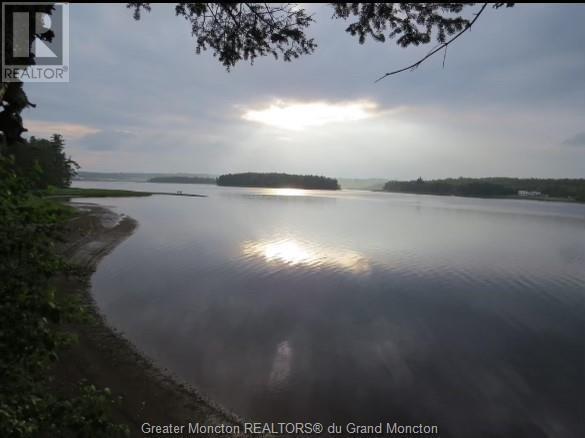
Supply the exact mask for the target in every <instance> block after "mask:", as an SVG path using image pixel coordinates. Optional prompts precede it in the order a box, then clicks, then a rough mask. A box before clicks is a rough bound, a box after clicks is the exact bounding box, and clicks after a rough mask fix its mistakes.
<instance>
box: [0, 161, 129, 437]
mask: <svg viewBox="0 0 585 438" xmlns="http://www.w3.org/2000/svg"><path fill="white" fill-rule="evenodd" d="M14 167H15V166H14V162H13V161H12V160H10V159H7V158H4V157H0V241H1V242H2V245H0V278H1V279H2V281H1V282H0V436H3V437H32V436H41V435H42V436H115V435H119V434H121V433H123V432H124V431H125V429H124V428H122V427H118V426H115V425H113V424H112V423H111V422H110V420H109V417H108V409H109V405H110V404H111V399H110V398H109V397H108V394H107V392H104V391H100V390H97V389H96V388H94V387H92V386H90V385H87V384H83V385H82V386H81V390H80V394H79V396H77V397H75V398H72V399H67V398H62V397H60V396H58V395H56V394H54V391H51V390H50V389H49V381H48V377H47V376H48V375H49V373H48V371H49V369H50V367H51V365H52V364H53V363H54V362H55V360H56V359H57V357H58V352H59V348H60V347H62V346H63V345H64V344H65V342H66V341H67V337H66V336H65V335H64V334H63V333H62V332H61V331H60V330H59V326H60V324H61V323H62V322H63V321H66V320H68V319H69V318H71V317H73V316H74V314H73V313H72V309H75V307H74V306H71V305H69V304H65V305H60V304H59V303H58V301H57V299H56V295H55V290H54V289H53V288H52V287H51V280H52V278H54V276H55V275H56V274H58V273H60V272H64V271H66V270H68V267H67V265H66V264H65V263H64V262H63V260H62V259H61V258H60V257H59V256H58V255H57V253H56V249H55V246H56V242H57V240H58V239H59V234H60V224H61V223H62V222H63V220H64V219H65V218H66V217H67V216H68V214H69V210H67V209H64V208H63V207H62V206H60V205H58V204H56V203H53V202H50V201H46V200H43V199H41V198H39V197H38V196H35V195H34V194H32V192H31V184H30V181H28V180H27V179H26V178H23V177H20V176H18V175H17V174H16V172H15V170H14ZM77 310H79V309H77Z"/></svg>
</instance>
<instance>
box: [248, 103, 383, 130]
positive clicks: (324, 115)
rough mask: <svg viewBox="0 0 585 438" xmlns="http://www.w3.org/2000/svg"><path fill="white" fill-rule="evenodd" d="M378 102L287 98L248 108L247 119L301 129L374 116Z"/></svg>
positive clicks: (291, 128) (279, 126)
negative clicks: (305, 100) (289, 101)
mask: <svg viewBox="0 0 585 438" xmlns="http://www.w3.org/2000/svg"><path fill="white" fill-rule="evenodd" d="M376 108H377V105H376V104H375V103H373V102H370V101H356V102H340V103H329V102H307V103H299V102H291V103H287V102H283V101H279V102H276V103H274V104H272V105H270V106H269V107H267V108H264V109H259V110H247V111H245V112H244V114H243V115H242V118H243V119H244V120H248V121H251V122H258V123H262V124H265V125H269V126H274V127H277V128H281V129H289V130H293V131H300V130H303V129H306V128H312V127H317V126H323V125H327V124H330V123H342V122H354V121H357V120H363V119H367V118H370V117H372V116H373V115H374V114H375V110H376Z"/></svg>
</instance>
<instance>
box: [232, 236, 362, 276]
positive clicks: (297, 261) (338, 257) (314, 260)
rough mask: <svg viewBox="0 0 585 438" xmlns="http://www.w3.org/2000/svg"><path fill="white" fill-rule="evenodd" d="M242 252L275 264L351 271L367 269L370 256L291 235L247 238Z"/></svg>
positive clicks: (358, 271)
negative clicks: (278, 237)
mask: <svg viewBox="0 0 585 438" xmlns="http://www.w3.org/2000/svg"><path fill="white" fill-rule="evenodd" d="M242 253H243V255H244V256H246V257H260V258H263V259H264V260H265V261H266V262H267V263H274V264H277V263H280V264H285V265H290V266H296V265H302V266H310V267H315V268H319V267H329V268H334V269H342V270H347V271H351V272H354V273H364V272H368V271H369V270H370V262H369V260H368V259H367V258H366V257H364V256H363V255H361V254H360V253H358V252H356V251H352V250H349V249H345V248H333V247H327V246H324V245H318V244H313V243H309V242H304V241H301V240H297V239H293V238H285V239H273V240H258V241H248V242H245V243H244V244H243V246H242Z"/></svg>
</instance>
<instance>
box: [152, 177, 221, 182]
mask: <svg viewBox="0 0 585 438" xmlns="http://www.w3.org/2000/svg"><path fill="white" fill-rule="evenodd" d="M147 182H150V183H177V184H215V178H209V177H204V176H156V177H154V178H150V179H149V180H148V181H147Z"/></svg>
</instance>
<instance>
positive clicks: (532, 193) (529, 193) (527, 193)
mask: <svg viewBox="0 0 585 438" xmlns="http://www.w3.org/2000/svg"><path fill="white" fill-rule="evenodd" d="M518 196H542V192H537V191H530V190H518Z"/></svg>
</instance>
